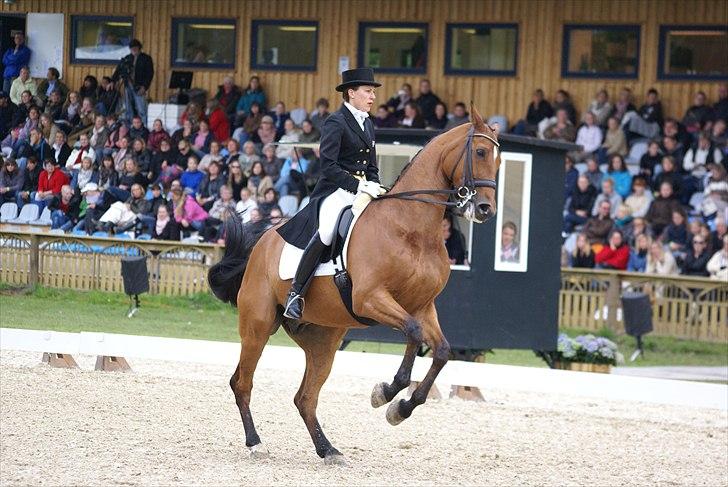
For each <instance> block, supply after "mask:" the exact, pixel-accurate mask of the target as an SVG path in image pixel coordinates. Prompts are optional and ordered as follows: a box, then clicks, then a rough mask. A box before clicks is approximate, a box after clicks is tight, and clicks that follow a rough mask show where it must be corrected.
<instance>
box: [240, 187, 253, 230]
mask: <svg viewBox="0 0 728 487" xmlns="http://www.w3.org/2000/svg"><path fill="white" fill-rule="evenodd" d="M239 196H240V200H239V201H238V202H237V204H236V205H235V211H236V212H237V213H238V214H239V215H240V217H241V219H242V220H243V223H248V222H249V221H250V216H251V211H250V210H252V209H257V208H258V203H256V201H255V198H253V195H252V193H251V192H250V189H248V188H247V187H246V188H242V189H241V190H240V193H239Z"/></svg>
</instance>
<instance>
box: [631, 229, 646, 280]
mask: <svg viewBox="0 0 728 487" xmlns="http://www.w3.org/2000/svg"><path fill="white" fill-rule="evenodd" d="M651 243H652V242H651V240H650V238H649V237H648V236H647V235H645V234H644V233H643V234H640V235H638V236H637V238H636V239H635V241H634V245H633V246H632V249H631V250H630V252H629V262H628V263H627V271H629V272H645V269H647V254H648V253H649V252H650V244H651Z"/></svg>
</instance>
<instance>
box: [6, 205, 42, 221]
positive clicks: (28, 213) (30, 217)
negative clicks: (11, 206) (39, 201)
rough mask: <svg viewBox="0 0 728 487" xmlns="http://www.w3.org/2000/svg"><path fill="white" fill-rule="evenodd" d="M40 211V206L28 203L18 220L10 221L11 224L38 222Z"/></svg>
mask: <svg viewBox="0 0 728 487" xmlns="http://www.w3.org/2000/svg"><path fill="white" fill-rule="evenodd" d="M38 210H39V208H38V205H36V204H33V203H28V204H27V205H25V206H23V208H22V209H21V210H20V215H18V218H15V219H13V220H10V222H9V223H30V222H32V221H34V220H37V219H38Z"/></svg>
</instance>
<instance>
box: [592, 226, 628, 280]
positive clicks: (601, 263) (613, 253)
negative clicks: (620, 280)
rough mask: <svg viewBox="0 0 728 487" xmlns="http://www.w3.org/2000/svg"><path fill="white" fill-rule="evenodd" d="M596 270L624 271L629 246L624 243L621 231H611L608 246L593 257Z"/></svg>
mask: <svg viewBox="0 0 728 487" xmlns="http://www.w3.org/2000/svg"><path fill="white" fill-rule="evenodd" d="M594 262H595V263H596V267H597V269H614V270H619V271H624V270H626V269H627V263H628V262H629V246H628V245H627V243H626V242H625V241H624V235H623V234H622V231H621V230H617V229H615V230H612V233H611V234H610V235H609V245H605V246H604V247H603V248H602V250H601V251H599V253H598V254H597V255H596V256H595V257H594Z"/></svg>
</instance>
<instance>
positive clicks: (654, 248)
mask: <svg viewBox="0 0 728 487" xmlns="http://www.w3.org/2000/svg"><path fill="white" fill-rule="evenodd" d="M645 272H646V273H648V274H659V275H661V276H673V275H675V274H678V272H679V270H678V267H677V263H676V262H675V258H674V257H673V256H672V253H670V252H668V251H666V250H665V249H664V248H663V247H662V244H660V242H658V241H653V242H652V243H651V244H650V252H649V253H648V254H647V267H646V268H645Z"/></svg>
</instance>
